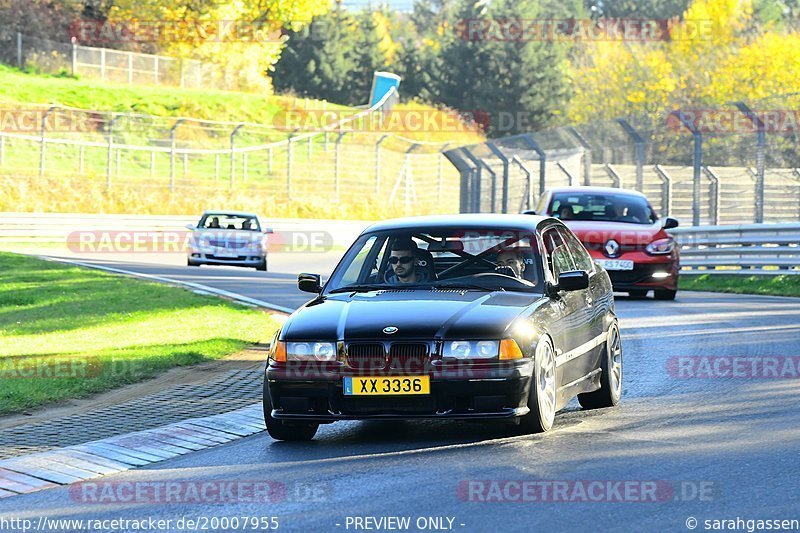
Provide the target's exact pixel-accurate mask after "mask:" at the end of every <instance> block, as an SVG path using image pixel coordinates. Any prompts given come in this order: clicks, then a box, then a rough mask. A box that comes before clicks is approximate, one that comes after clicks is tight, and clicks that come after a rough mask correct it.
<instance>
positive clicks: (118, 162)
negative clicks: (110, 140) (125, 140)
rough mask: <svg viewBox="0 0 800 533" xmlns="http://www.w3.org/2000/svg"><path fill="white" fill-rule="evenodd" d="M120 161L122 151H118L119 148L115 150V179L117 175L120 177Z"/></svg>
mask: <svg viewBox="0 0 800 533" xmlns="http://www.w3.org/2000/svg"><path fill="white" fill-rule="evenodd" d="M121 159H122V150H120V149H119V148H117V157H116V161H117V171H116V173H115V174H116V176H117V177H119V175H120V172H119V169H120V167H121V166H122V161H121Z"/></svg>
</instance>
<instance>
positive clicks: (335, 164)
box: [333, 131, 348, 200]
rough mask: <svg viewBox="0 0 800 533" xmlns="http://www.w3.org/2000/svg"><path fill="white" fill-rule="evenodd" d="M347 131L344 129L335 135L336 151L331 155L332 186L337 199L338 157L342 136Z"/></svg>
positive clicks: (339, 155)
mask: <svg viewBox="0 0 800 533" xmlns="http://www.w3.org/2000/svg"><path fill="white" fill-rule="evenodd" d="M347 133H348V132H346V131H345V132H342V133H339V134H338V135H337V136H336V152H335V153H334V156H333V182H334V187H335V193H336V199H337V200H338V199H339V188H340V186H339V167H340V164H339V159H340V157H341V151H342V138H343V137H344V136H345V135H347Z"/></svg>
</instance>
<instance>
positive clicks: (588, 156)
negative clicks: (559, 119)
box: [566, 127, 592, 186]
mask: <svg viewBox="0 0 800 533" xmlns="http://www.w3.org/2000/svg"><path fill="white" fill-rule="evenodd" d="M566 131H567V133H569V134H570V135H572V137H573V138H574V139H575V140H576V141H578V144H580V145H581V148H583V184H584V185H586V186H589V185H591V184H592V145H591V144H589V141H587V140H586V137H584V136H583V135H582V134H581V132H579V131H578V130H577V128H574V127H569V128H566Z"/></svg>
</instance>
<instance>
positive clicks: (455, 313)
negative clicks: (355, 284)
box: [281, 289, 545, 341]
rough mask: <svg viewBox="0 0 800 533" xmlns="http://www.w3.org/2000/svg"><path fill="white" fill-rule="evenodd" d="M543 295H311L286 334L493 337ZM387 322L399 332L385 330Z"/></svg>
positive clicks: (503, 332)
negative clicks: (314, 296) (317, 296)
mask: <svg viewBox="0 0 800 533" xmlns="http://www.w3.org/2000/svg"><path fill="white" fill-rule="evenodd" d="M537 301H540V302H544V301H545V299H544V298H543V297H542V295H541V294H536V293H517V292H492V293H487V292H480V291H460V290H452V289H447V290H430V289H425V290H412V289H405V290H389V291H373V292H368V293H357V294H355V295H352V293H342V294H334V295H331V296H328V297H321V298H318V299H316V300H312V301H311V302H309V303H307V304H306V305H304V306H303V307H301V308H300V309H298V310H297V311H296V312H295V313H294V314H293V315H292V316H291V317H290V318H289V319H288V320H287V322H286V323H285V324H284V327H283V330H282V333H281V338H282V339H283V340H289V341H308V340H315V339H319V340H334V339H336V340H342V339H344V340H367V339H372V340H375V339H377V340H395V339H437V338H450V339H489V338H500V337H504V336H507V335H508V333H507V330H508V329H509V327H510V326H511V324H513V323H514V321H515V319H516V318H517V317H519V315H520V314H522V313H524V312H525V311H526V309H528V307H529V306H531V305H532V304H534V303H536V302H537ZM388 326H394V327H396V328H397V332H396V333H394V334H391V335H389V334H386V333H383V329H384V328H386V327H388Z"/></svg>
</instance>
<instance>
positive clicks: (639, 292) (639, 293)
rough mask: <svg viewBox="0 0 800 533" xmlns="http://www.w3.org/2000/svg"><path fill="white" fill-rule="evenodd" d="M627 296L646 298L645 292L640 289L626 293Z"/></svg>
mask: <svg viewBox="0 0 800 533" xmlns="http://www.w3.org/2000/svg"><path fill="white" fill-rule="evenodd" d="M628 296H630V297H631V298H647V291H646V290H640V289H637V290H634V291H628Z"/></svg>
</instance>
